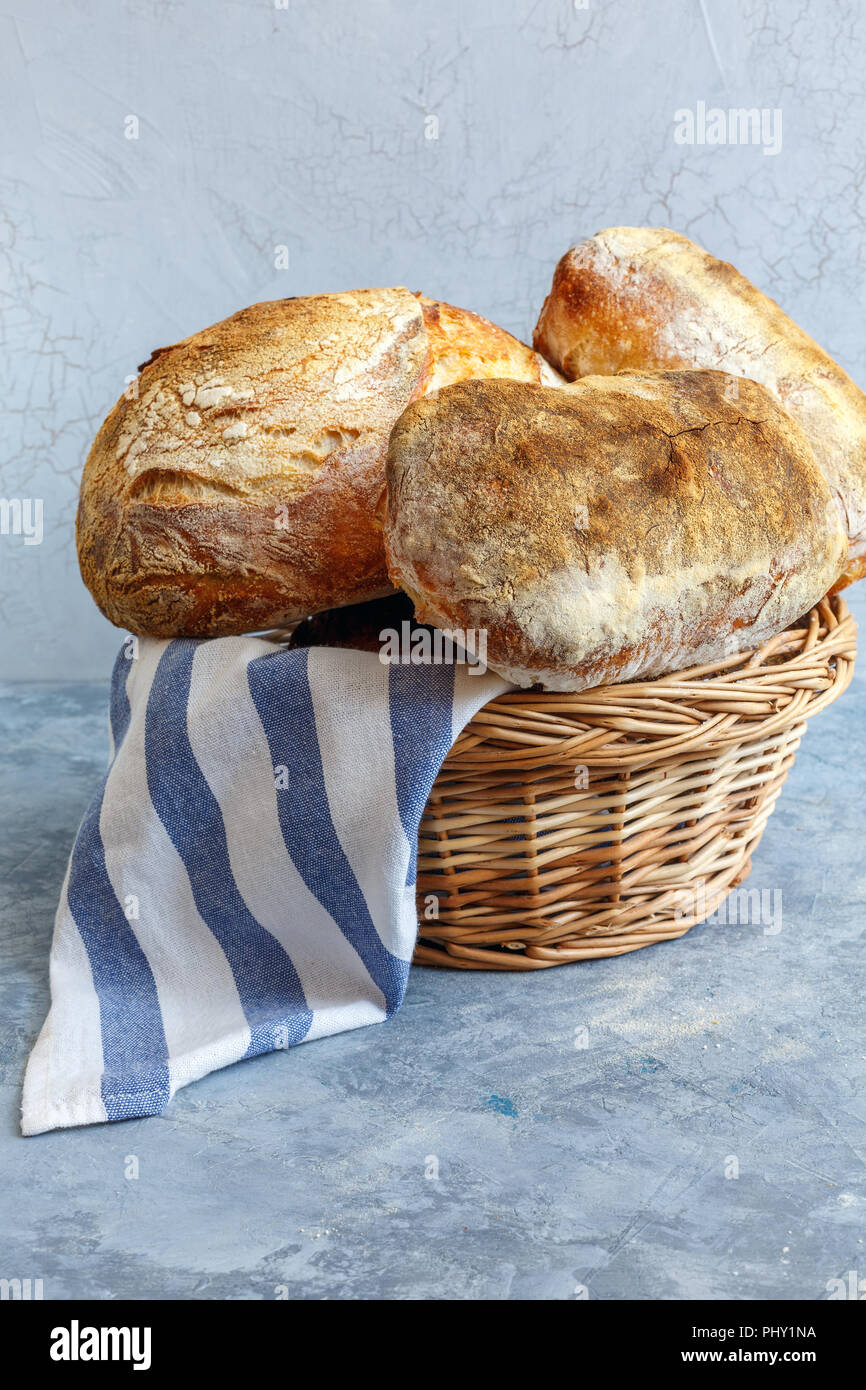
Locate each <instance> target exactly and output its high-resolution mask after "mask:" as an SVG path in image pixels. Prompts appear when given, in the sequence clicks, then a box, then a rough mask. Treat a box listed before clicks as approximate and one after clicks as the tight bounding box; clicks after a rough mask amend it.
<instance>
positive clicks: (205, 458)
mask: <svg viewBox="0 0 866 1390" xmlns="http://www.w3.org/2000/svg"><path fill="white" fill-rule="evenodd" d="M469 373H476V374H478V375H484V374H488V375H493V376H497V375H507V376H512V377H515V378H519V379H522V380H527V381H535V382H537V381H540V380H542V379H550V380H555V379H556V374H555V373H553V372H552V371H551V369H550V368H549V367H548V366H547V364H546V363H543V362H542V360H541V359H540V358H539V357H538V356H537V355H536V354H535V353H534V352H533V351H532V349H531V348H527V347H526V346H525V345H524V344H523V343H519V342H518V341H517V340H516V339H515V338H512V337H511V335H510V334H508V333H506V332H505V331H504V330H503V329H501V328H498V327H496V325H494V324H491V323H488V322H487V321H486V320H485V319H482V318H479V317H478V316H477V315H475V314H471V313H469V312H468V311H465V310H460V309H455V308H453V307H452V306H451V305H446V304H441V303H439V302H438V301H435V300H430V299H426V298H424V297H422V296H418V295H413V294H411V293H410V292H409V291H408V290H406V289H400V288H398V289H381V290H358V291H355V292H351V293H346V294H326V295H315V296H311V297H309V298H304V299H281V300H274V301H272V302H269V303H264V304H254V305H253V306H252V307H251V308H249V309H244V310H242V311H241V312H240V313H238V314H234V315H233V316H232V317H231V318H229V319H226V320H225V321H224V322H222V323H217V324H214V325H213V326H212V327H211V328H207V329H205V330H204V331H203V332H201V333H196V334H193V336H192V337H190V338H186V339H184V341H183V342H181V343H177V344H175V345H174V346H173V347H170V348H161V349H159V350H157V351H156V352H155V353H154V354H153V355H152V356H151V358H150V360H149V361H148V362H147V363H146V364H145V365H144V366H143V367H142V369H141V376H140V378H139V379H138V382H137V392H130V393H128V395H132V396H134V398H133V399H127V397H123V398H122V399H121V400H120V401H118V403H117V405H116V406H115V407H114V409H113V410H112V412H111V414H110V415H109V416H108V419H107V420H106V421H105V423H104V425H103V426H102V428H101V430H100V431H99V434H98V435H97V437H96V441H95V443H94V445H93V448H92V449H91V451H90V455H89V457H88V459H87V462H86V464H85V468H84V475H83V477H82V483H81V498H80V504H79V511H78V554H79V560H80V564H81V571H82V574H83V576H84V580H85V583H86V584H87V586H88V588H89V589H90V592H91V593H92V594H93V597H94V598H95V599H96V602H97V603H98V605H99V607H100V608H101V609H102V612H103V613H104V614H105V615H106V617H108V618H110V619H111V621H112V622H114V623H117V624H118V625H119V626H122V627H126V628H129V629H130V630H131V631H133V632H138V633H149V634H151V635H153V636H158V637H173V636H194V637H206V636H218V635H223V634H229V633H239V632H249V631H254V630H256V629H260V628H267V627H277V626H281V625H283V624H285V623H290V622H292V621H294V620H295V619H297V618H300V617H302V616H305V615H306V614H308V613H312V612H316V611H318V610H321V609H324V608H334V607H338V606H340V605H342V604H349V603H357V602H360V601H362V600H364V599H369V598H373V597H375V596H377V595H380V594H384V593H388V592H390V589H391V585H390V583H389V580H388V575H387V571H386V568H385V558H384V551H383V546H382V534H381V519H380V518H379V516H378V515H377V507H378V504H379V502H380V499H381V496H382V493H383V490H384V474H385V453H386V449H387V442H388V433H389V431H390V429H391V426H392V425H393V423H394V421H395V420H396V419H397V417H398V416H399V414H400V412H401V411H402V410H403V408H404V406H406V405H407V404H408V402H409V401H410V400H412V399H413V397H415V396H418V395H420V394H422V393H423V392H425V391H430V390H435V389H436V388H437V386H438V385H439V384H440V383H441V382H444V381H453V380H458V379H460V377H461V376H465V375H467V374H469Z"/></svg>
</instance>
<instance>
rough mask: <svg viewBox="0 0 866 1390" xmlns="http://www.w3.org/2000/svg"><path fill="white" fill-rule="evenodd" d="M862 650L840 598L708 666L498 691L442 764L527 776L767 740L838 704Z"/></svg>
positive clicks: (824, 601)
mask: <svg viewBox="0 0 866 1390" xmlns="http://www.w3.org/2000/svg"><path fill="white" fill-rule="evenodd" d="M856 654H857V627H856V623H855V621H854V618H853V616H852V614H851V612H850V611H849V609H848V605H847V604H846V602H845V600H844V599H843V598H842V597H841V595H839V594H836V595H834V596H833V597H832V598H831V597H827V598H823V599H821V600H820V602H819V603H818V604H816V605H815V607H814V608H812V609H811V610H810V611H809V613H807V614H805V615H804V617H802V618H801V619H799V621H798V622H797V623H793V624H792V625H791V626H790V627H788V628H786V629H785V630H784V631H783V632H780V633H778V634H777V635H776V636H775V637H772V638H770V640H769V641H767V642H765V643H764V644H763V646H761V647H759V648H755V649H752V650H746V651H741V652H737V653H736V654H734V655H732V656H729V657H726V658H724V659H723V660H721V661H717V662H713V663H711V664H708V665H704V666H693V667H688V668H686V669H685V670H682V671H673V672H671V673H670V674H668V675H665V676H660V677H658V678H655V679H653V680H648V681H634V682H630V683H622V684H614V685H601V686H594V687H592V688H591V689H588V690H582V691H576V692H574V693H571V692H559V691H545V690H538V691H534V690H511V691H507V692H505V693H504V694H502V695H497V696H495V697H494V699H492V700H490V701H488V703H487V704H486V705H484V706H483V708H482V709H481V710H479V711H478V713H477V714H476V715H475V716H474V718H473V719H472V720H471V721H470V723H469V724H468V725H466V727H465V728H464V729H463V731H462V732H461V734H460V735H459V736H458V738H457V739H456V740H455V742H454V744H453V746H452V748H451V750H450V752H449V754H448V757H447V758H446V760H445V765H444V766H445V768H446V769H447V767H448V764H449V763H452V762H454V761H457V760H459V761H460V763H461V765H462V767H463V768H466V767H468V766H470V765H471V764H473V763H477V764H478V766H479V768H483V767H486V766H487V765H489V763H490V761H491V759H493V758H495V761H496V762H497V764H498V765H500V766H502V765H503V764H507V763H509V762H513V763H514V764H515V765H516V766H517V767H519V768H520V769H521V770H523V771H526V770H528V769H529V768H530V767H531V765H532V764H533V763H534V762H535V763H538V764H539V765H545V764H547V763H549V761H550V760H551V758H553V759H554V760H555V761H557V762H563V763H572V762H581V761H582V762H584V763H586V765H587V766H589V767H592V766H598V765H607V764H613V763H616V764H617V765H620V766H625V765H629V766H639V765H640V764H641V763H643V762H648V761H649V762H652V761H654V760H655V759H657V758H659V757H661V756H673V755H675V754H676V753H685V752H689V753H694V752H696V751H698V750H699V749H706V748H721V747H723V746H724V745H725V744H734V743H741V742H742V741H743V739H744V737H747V736H749V735H756V736H757V735H760V736H761V737H765V736H766V735H767V734H769V733H772V732H775V731H777V730H782V729H786V728H789V727H790V726H791V725H792V724H795V723H801V722H803V721H804V720H806V719H810V718H811V717H812V716H813V715H814V714H817V713H818V712H819V710H822V709H824V708H826V706H827V705H829V704H831V703H832V702H833V701H834V700H836V699H838V697H839V695H841V694H842V692H843V691H844V690H845V689H846V688H847V686H848V685H849V684H850V681H851V677H852V674H853V664H854V660H855V658H856ZM485 726H489V734H488V733H487V732H486V731H485ZM545 726H546V727H545ZM509 745H511V746H509Z"/></svg>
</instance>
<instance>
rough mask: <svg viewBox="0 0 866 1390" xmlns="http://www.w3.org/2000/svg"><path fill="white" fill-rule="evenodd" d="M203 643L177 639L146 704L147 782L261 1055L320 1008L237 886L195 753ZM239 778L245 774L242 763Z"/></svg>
mask: <svg viewBox="0 0 866 1390" xmlns="http://www.w3.org/2000/svg"><path fill="white" fill-rule="evenodd" d="M197 645H198V644H197V643H196V642H194V641H191V640H186V639H184V640H179V641H175V642H171V643H170V644H169V646H168V647H166V650H165V652H164V653H163V655H162V657H161V658H160V662H159V666H158V667H157V671H156V675H155V676H154V680H153V685H152V687H151V691H150V698H149V700H148V703H147V715H146V724H145V761H146V765H147V785H148V789H149V791H150V799H151V801H152V802H153V805H154V809H155V810H156V813H157V815H158V816H159V818H160V820H161V821H162V823H163V825H164V826H165V829H166V831H167V833H168V835H169V837H170V839H171V842H172V844H173V845H174V847H175V849H176V850H177V852H178V854H179V855H180V857H181V859H182V860H183V863H184V867H185V868H186V871H187V874H188V876H189V882H190V887H191V889H192V895H193V898H194V900H195V905H196V907H197V908H198V911H199V913H200V915H201V917H202V920H203V921H204V922H205V923H206V924H207V926H208V927H209V928H210V930H211V931H212V932H213V934H214V936H215V938H216V940H217V941H218V942H219V944H220V946H221V947H222V950H223V952H224V953H225V956H226V959H227V961H228V963H229V965H230V967H231V970H232V974H233V975H234V979H235V984H236V986H237V991H238V995H239V996H240V1001H241V1005H242V1007H243V1011H244V1014H245V1015H246V1018H247V1022H248V1023H249V1025H250V1032H251V1038H250V1045H249V1047H248V1048H247V1051H246V1053H245V1054H244V1055H245V1057H255V1056H258V1055H259V1054H260V1053H263V1052H271V1051H273V1050H274V1049H275V1048H277V1047H285V1046H286V1045H287V1043H288V1044H289V1045H292V1044H294V1043H299V1042H302V1041H303V1039H304V1038H305V1037H306V1035H307V1033H308V1032H309V1030H310V1026H311V1024H312V1022H313V1014H312V1012H311V1010H310V1008H309V1006H308V1004H307V1000H306V998H305V996H304V991H303V987H302V985H301V981H300V977H299V976H298V972H297V970H296V969H295V967H294V965H293V964H292V961H291V958H290V957H289V955H288V954H287V952H286V951H285V950H284V949H283V947H282V946H281V945H280V943H279V941H278V940H277V939H276V937H274V936H272V935H271V933H270V932H269V931H266V930H265V928H264V927H263V926H262V925H261V923H260V922H258V921H257V920H256V918H255V917H254V916H253V914H252V913H251V912H250V910H249V908H248V907H247V904H246V902H245V901H244V899H243V897H242V896H241V894H240V892H239V890H238V887H237V884H236V883H235V880H234V877H233V875H232V871H231V861H230V859H229V851H228V843H227V840H226V831H225V824H224V822H223V817H222V811H221V810H220V807H219V802H218V801H217V799H216V797H215V796H214V794H213V792H212V791H211V789H210V787H209V786H208V783H207V781H206V779H205V776H204V774H203V772H202V770H201V768H200V767H199V765H198V763H197V762H196V760H195V756H194V754H193V751H192V746H191V744H190V741H189V734H188V731H187V705H188V701H189V691H190V682H191V679H192V663H193V658H194V656H195V650H196V646H197ZM229 751H230V750H229ZM238 776H240V777H243V776H244V769H243V767H242V766H241V767H239V768H238ZM278 1028H279V1029H281V1030H282V1029H285V1035H284V1036H283V1035H282V1034H281V1035H280V1036H278V1034H277V1029H278Z"/></svg>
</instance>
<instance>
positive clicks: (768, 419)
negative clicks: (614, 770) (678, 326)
mask: <svg viewBox="0 0 866 1390" xmlns="http://www.w3.org/2000/svg"><path fill="white" fill-rule="evenodd" d="M726 385H727V377H726V376H725V374H724V373H723V372H712V371H681V372H625V373H623V374H622V375H620V376H607V377H599V376H595V377H585V378H583V379H582V380H581V381H579V382H577V383H576V384H575V385H573V386H570V387H566V388H563V389H562V390H559V391H547V390H545V389H543V388H541V387H538V386H532V385H525V384H520V383H516V382H508V381H469V382H464V383H462V384H458V385H455V386H451V387H448V388H446V389H445V390H443V391H441V392H439V393H438V395H436V396H432V397H430V398H427V399H424V400H418V401H416V402H414V403H413V404H412V405H410V406H409V408H408V409H407V410H406V411H405V413H404V414H403V415H402V416H401V418H400V420H399V421H398V423H397V425H396V426H395V428H394V430H393V432H392V435H391V442H390V447H389V451H388V469H387V475H388V495H387V521H386V528H385V545H386V551H387V555H388V566H389V570H390V573H391V577H392V579H393V580H394V583H395V584H399V585H400V586H401V587H402V588H403V589H404V590H405V591H406V592H407V593H408V594H409V596H410V597H411V599H412V600H413V602H414V604H415V610H416V617H417V619H418V621H419V622H422V623H432V624H434V625H435V626H437V627H440V628H445V629H462V630H464V631H465V630H466V629H470V630H472V629H474V630H475V631H476V632H479V633H486V644H487V661H488V664H489V665H490V666H491V667H492V668H493V669H494V670H496V671H498V672H500V674H501V675H503V676H505V677H506V678H507V679H508V680H511V681H513V682H515V683H516V684H517V685H520V686H529V685H534V684H540V685H542V686H544V687H545V688H546V689H548V690H583V689H585V688H587V687H589V686H594V685H599V684H602V683H605V682H608V681H628V680H635V679H638V678H645V677H652V676H657V675H661V674H663V673H665V672H668V671H675V670H678V669H682V668H683V667H685V666H694V665H701V664H704V663H707V662H714V661H718V660H721V659H723V658H725V657H726V656H730V655H732V654H733V653H735V652H736V651H738V650H742V649H745V648H749V647H753V646H756V645H758V644H760V643H761V642H763V641H765V640H766V639H767V638H769V637H770V636H772V635H773V634H775V633H776V632H779V631H781V630H782V629H783V628H785V627H786V626H787V625H788V624H789V623H791V622H793V621H794V620H795V619H796V618H798V617H800V616H801V614H803V613H805V612H806V611H808V609H809V608H810V607H811V606H812V605H813V604H814V603H816V602H817V600H818V599H820V598H821V597H822V595H823V594H825V593H826V592H827V590H828V589H829V588H830V586H831V585H832V583H833V582H834V580H835V579H836V578H837V576H838V574H839V573H840V570H841V569H842V567H843V565H844V563H845V559H846V555H847V548H848V547H847V540H846V537H845V534H844V529H843V527H842V524H841V519H840V517H839V515H838V511H837V508H836V506H835V504H834V503H833V500H832V498H831V494H830V489H829V487H828V485H827V482H826V481H825V479H824V477H823V475H822V473H821V470H820V469H819V467H818V465H817V463H816V461H815V458H814V455H813V453H812V450H811V448H810V446H809V443H808V441H807V440H806V438H805V436H804V434H803V431H802V430H801V429H800V427H799V426H798V425H797V424H796V423H795V422H794V421H793V420H791V418H790V417H789V416H788V415H787V414H786V413H785V411H783V410H782V408H781V407H780V406H779V404H778V402H777V401H776V400H775V398H774V397H773V396H772V395H771V393H770V392H769V391H768V390H766V389H765V388H764V387H762V386H759V385H757V384H756V383H754V382H752V381H742V382H740V389H739V399H738V400H737V402H736V403H732V402H731V401H729V399H728V397H727V396H726V394H725V391H726ZM476 643H477V645H479V646H480V642H478V639H477V638H476Z"/></svg>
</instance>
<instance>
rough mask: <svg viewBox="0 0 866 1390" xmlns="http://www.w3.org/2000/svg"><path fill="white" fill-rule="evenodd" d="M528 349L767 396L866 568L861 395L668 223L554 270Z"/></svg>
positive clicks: (612, 237)
mask: <svg viewBox="0 0 866 1390" xmlns="http://www.w3.org/2000/svg"><path fill="white" fill-rule="evenodd" d="M533 341H534V344H535V346H536V348H537V349H538V350H539V351H540V352H542V353H544V355H545V356H546V357H547V358H548V360H549V361H551V362H552V363H553V364H554V365H555V366H556V367H558V368H559V370H560V371H562V372H563V374H564V375H565V376H566V377H568V378H569V380H574V379H576V378H578V377H582V376H587V375H593V374H604V375H608V374H609V373H612V372H618V371H622V370H624V369H627V368H635V369H645V368H662V369H673V368H681V367H698V368H716V369H719V370H722V371H725V372H728V373H729V374H730V375H731V377H732V378H739V377H750V378H751V379H753V380H754V381H757V382H760V383H761V384H762V385H764V386H766V387H768V388H769V390H771V391H772V392H773V394H774V395H775V396H776V398H777V399H778V400H779V401H781V403H782V405H783V406H784V407H785V409H786V410H787V411H788V412H789V414H791V415H792V416H793V417H794V418H795V419H796V420H797V422H798V423H799V424H800V425H801V426H802V428H803V430H804V431H805V433H806V437H807V438H808V439H809V442H810V443H811V445H812V448H813V450H814V452H815V456H816V458H817V460H818V463H819V465H820V467H821V469H822V471H823V473H824V476H825V477H826V479H827V481H828V483H829V485H830V488H831V490H832V492H833V494H834V496H835V498H836V501H837V504H838V506H839V507H840V510H841V513H842V516H843V519H844V522H845V525H846V528H847V531H848V537H849V540H850V542H851V553H850V562H849V567H848V569H847V571H846V574H845V576H844V577H843V579H842V580H840V583H839V586H838V587H839V588H842V587H844V585H845V584H846V583H850V582H852V580H853V579H855V578H858V577H859V576H860V575H861V574H862V573H863V572H864V568H866V395H864V393H863V392H862V391H861V390H860V388H859V387H858V386H857V385H856V384H855V383H854V382H853V381H852V380H851V378H850V377H849V376H848V375H847V374H846V373H845V372H844V371H843V370H842V368H841V367H839V366H838V365H837V364H836V363H835V362H834V361H833V359H832V358H831V357H829V356H828V354H827V353H826V352H824V351H823V349H822V348H820V347H819V346H818V344H817V343H816V342H814V341H813V339H812V338H810V337H809V336H808V334H806V333H804V332H803V330H802V329H801V328H799V327H798V326H797V324H795V323H794V322H793V321H792V320H791V319H789V318H788V316H787V315H786V314H785V313H784V312H783V311H782V310H781V309H780V308H779V306H778V304H776V303H775V302H774V301H773V300H772V299H770V298H768V297H767V296H766V295H764V294H762V293H761V291H760V290H758V289H757V288H756V287H755V286H754V285H753V284H752V283H751V282H750V281H749V280H747V279H746V278H745V276H743V275H741V274H740V273H739V271H737V270H735V269H734V267H733V266H732V265H729V264H728V263H727V262H726V261H720V260H717V259H716V258H715V257H714V256H711V255H710V254H709V253H708V252H707V251H704V250H703V248H702V247H700V246H697V245H696V244H695V243H694V242H692V241H690V240H689V239H688V238H687V237H684V236H680V235H679V234H678V233H676V232H672V231H670V230H669V229H668V228H665V227H610V228H608V229H607V230H606V231H603V232H598V233H597V234H596V235H595V236H594V237H590V238H588V239H587V240H586V241H584V242H581V243H580V245H579V246H575V247H573V248H572V250H571V251H569V252H567V253H566V255H565V256H563V258H562V260H561V261H560V262H559V264H558V265H557V267H556V270H555V272H554V277H553V285H552V287H551V291H550V294H549V295H548V296H547V299H546V300H545V302H544V306H543V308H542V311H541V315H540V317H539V320H538V324H537V326H536V329H535V335H534V340H533Z"/></svg>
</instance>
